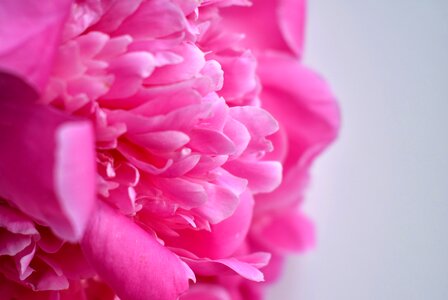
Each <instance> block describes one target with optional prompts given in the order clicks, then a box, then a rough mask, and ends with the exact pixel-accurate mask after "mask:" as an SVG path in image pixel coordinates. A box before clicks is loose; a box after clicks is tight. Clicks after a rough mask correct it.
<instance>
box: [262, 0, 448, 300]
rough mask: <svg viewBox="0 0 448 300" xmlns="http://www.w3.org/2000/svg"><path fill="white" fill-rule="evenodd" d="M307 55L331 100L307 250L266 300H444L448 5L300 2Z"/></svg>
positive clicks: (435, 1)
mask: <svg viewBox="0 0 448 300" xmlns="http://www.w3.org/2000/svg"><path fill="white" fill-rule="evenodd" d="M308 11H309V14H308V30H307V47H306V62H307V64H308V65H311V66H313V67H314V68H315V69H317V70H319V71H320V72H321V73H322V74H324V75H325V77H326V78H327V79H328V80H329V82H330V83H331V85H332V87H333V90H334V92H335V94H336V95H337V96H338V98H339V99H340V104H341V108H342V117H343V124H342V131H341V136H340V138H339V140H338V142H337V143H336V144H335V145H334V146H333V147H331V148H330V149H329V151H328V152H327V153H325V155H323V156H322V157H321V158H320V160H319V161H318V162H317V164H316V165H315V166H314V169H313V173H314V180H313V185H312V186H311V188H310V190H309V194H308V196H309V197H308V199H307V203H306V210H307V211H308V212H309V214H311V215H312V216H313V218H314V219H315V221H316V223H317V227H318V233H319V236H318V247H317V249H316V250H315V251H314V252H312V253H309V254H307V255H305V256H303V257H295V258H292V259H290V260H289V261H288V265H287V267H286V271H285V276H284V278H283V281H282V282H280V283H279V284H278V285H276V286H275V287H274V289H273V291H272V292H271V293H270V296H269V299H272V300H277V299H281V300H290V299H297V300H370V299H372V300H389V299H391V300H414V299H416V300H417V299H418V300H420V299H421V300H446V299H448V236H447V234H448V133H447V130H448V0H390V1H380V0H361V1H354V0H331V1H328V0H309V9H308Z"/></svg>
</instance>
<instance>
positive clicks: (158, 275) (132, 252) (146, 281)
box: [82, 205, 192, 300]
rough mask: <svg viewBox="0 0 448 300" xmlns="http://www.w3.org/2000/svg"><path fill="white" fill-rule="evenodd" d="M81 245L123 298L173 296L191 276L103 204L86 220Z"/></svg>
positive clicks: (164, 299)
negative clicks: (89, 219) (85, 228)
mask: <svg viewBox="0 0 448 300" xmlns="http://www.w3.org/2000/svg"><path fill="white" fill-rule="evenodd" d="M82 247H83V251H84V253H85V255H86V257H87V258H88V260H89V261H90V263H91V264H92V266H93V267H94V268H95V270H96V271H97V272H98V274H99V275H100V276H101V278H102V279H104V280H105V281H106V282H107V283H108V284H109V285H110V286H113V287H114V290H115V291H116V292H117V295H118V296H119V297H120V298H121V299H122V300H147V299H154V300H157V299H160V300H171V299H172V300H174V299H176V298H177V297H178V295H179V294H180V293H181V292H183V291H185V290H186V289H187V288H188V280H189V279H190V278H191V276H192V273H191V270H190V269H189V268H188V267H187V266H186V265H185V264H183V263H182V261H181V260H180V259H179V258H178V257H177V256H176V255H175V254H174V253H172V252H170V251H169V250H168V249H167V248H165V247H163V246H162V245H161V244H159V242H157V241H156V240H155V238H154V237H153V236H152V235H150V234H149V233H147V232H145V231H144V230H143V229H141V228H140V227H139V226H137V225H136V224H135V223H133V222H132V221H131V220H130V219H127V218H126V217H124V216H122V215H120V214H119V213H116V212H115V211H113V210H112V209H111V208H109V207H107V206H106V205H102V206H100V207H99V208H98V210H97V211H96V213H95V215H94V217H93V218H92V220H91V222H90V223H89V226H88V229H87V230H86V234H85V236H84V239H83V240H82Z"/></svg>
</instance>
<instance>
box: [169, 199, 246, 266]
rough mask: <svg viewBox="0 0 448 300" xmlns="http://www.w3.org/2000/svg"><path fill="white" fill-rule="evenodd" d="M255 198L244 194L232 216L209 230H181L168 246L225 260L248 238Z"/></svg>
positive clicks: (213, 225)
mask: <svg viewBox="0 0 448 300" xmlns="http://www.w3.org/2000/svg"><path fill="white" fill-rule="evenodd" d="M253 205H254V202H253V198H252V195H251V193H250V192H249V191H247V192H245V193H243V194H242V195H241V197H240V202H239V205H238V207H237V209H236V210H235V212H234V213H233V215H232V216H230V217H229V218H227V219H226V220H224V221H222V222H220V223H218V224H212V225H210V228H211V229H210V231H207V230H199V231H197V230H192V229H185V230H179V231H178V232H179V237H177V238H167V239H166V242H167V245H169V246H172V247H177V248H183V249H187V250H188V251H190V252H192V253H194V254H196V255H197V256H199V257H208V258H214V259H217V258H223V257H228V256H229V255H231V254H233V253H234V252H235V251H236V249H238V248H239V247H240V246H241V244H242V243H243V241H244V240H245V238H246V234H247V231H248V229H249V226H250V223H251V220H252V209H253Z"/></svg>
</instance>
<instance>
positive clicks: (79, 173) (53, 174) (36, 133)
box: [0, 101, 96, 241]
mask: <svg viewBox="0 0 448 300" xmlns="http://www.w3.org/2000/svg"><path fill="white" fill-rule="evenodd" d="M0 120H1V121H0V152H1V157H2V159H1V160H0V174H1V178H2V180H1V181H0V196H1V197H3V198H4V199H7V200H8V201H10V202H11V203H13V204H14V205H16V206H17V207H18V208H19V209H20V210H21V211H23V212H25V213H26V214H28V215H29V216H31V217H33V218H35V219H36V220H39V221H40V222H42V223H43V224H45V225H48V226H49V227H50V228H51V229H52V230H53V231H54V233H56V234H57V235H58V236H59V237H61V238H63V239H65V240H69V241H77V240H78V239H79V238H80V237H82V234H83V231H84V228H85V226H86V223H87V221H88V218H89V217H90V212H91V210H92V207H93V204H94V202H95V178H96V172H95V151H94V137H93V129H92V126H91V124H90V122H88V121H85V120H80V119H77V118H75V117H69V116H66V115H65V114H63V113H61V112H59V111H57V110H55V109H52V108H50V107H46V106H41V105H37V104H30V103H20V102H15V101H1V102H0ZM24 158H26V159H24Z"/></svg>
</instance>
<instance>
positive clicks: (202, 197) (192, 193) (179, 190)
mask: <svg viewBox="0 0 448 300" xmlns="http://www.w3.org/2000/svg"><path fill="white" fill-rule="evenodd" d="M154 185H155V186H156V187H158V188H160V189H161V190H162V191H163V192H164V194H165V195H166V196H167V197H168V198H169V199H170V200H171V201H173V202H174V203H177V204H179V205H180V206H181V207H183V208H188V209H190V208H193V207H198V206H199V205H202V204H203V203H204V202H205V201H207V193H206V190H205V189H204V187H203V186H201V185H200V184H196V183H193V182H191V181H189V180H186V179H182V178H154Z"/></svg>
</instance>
